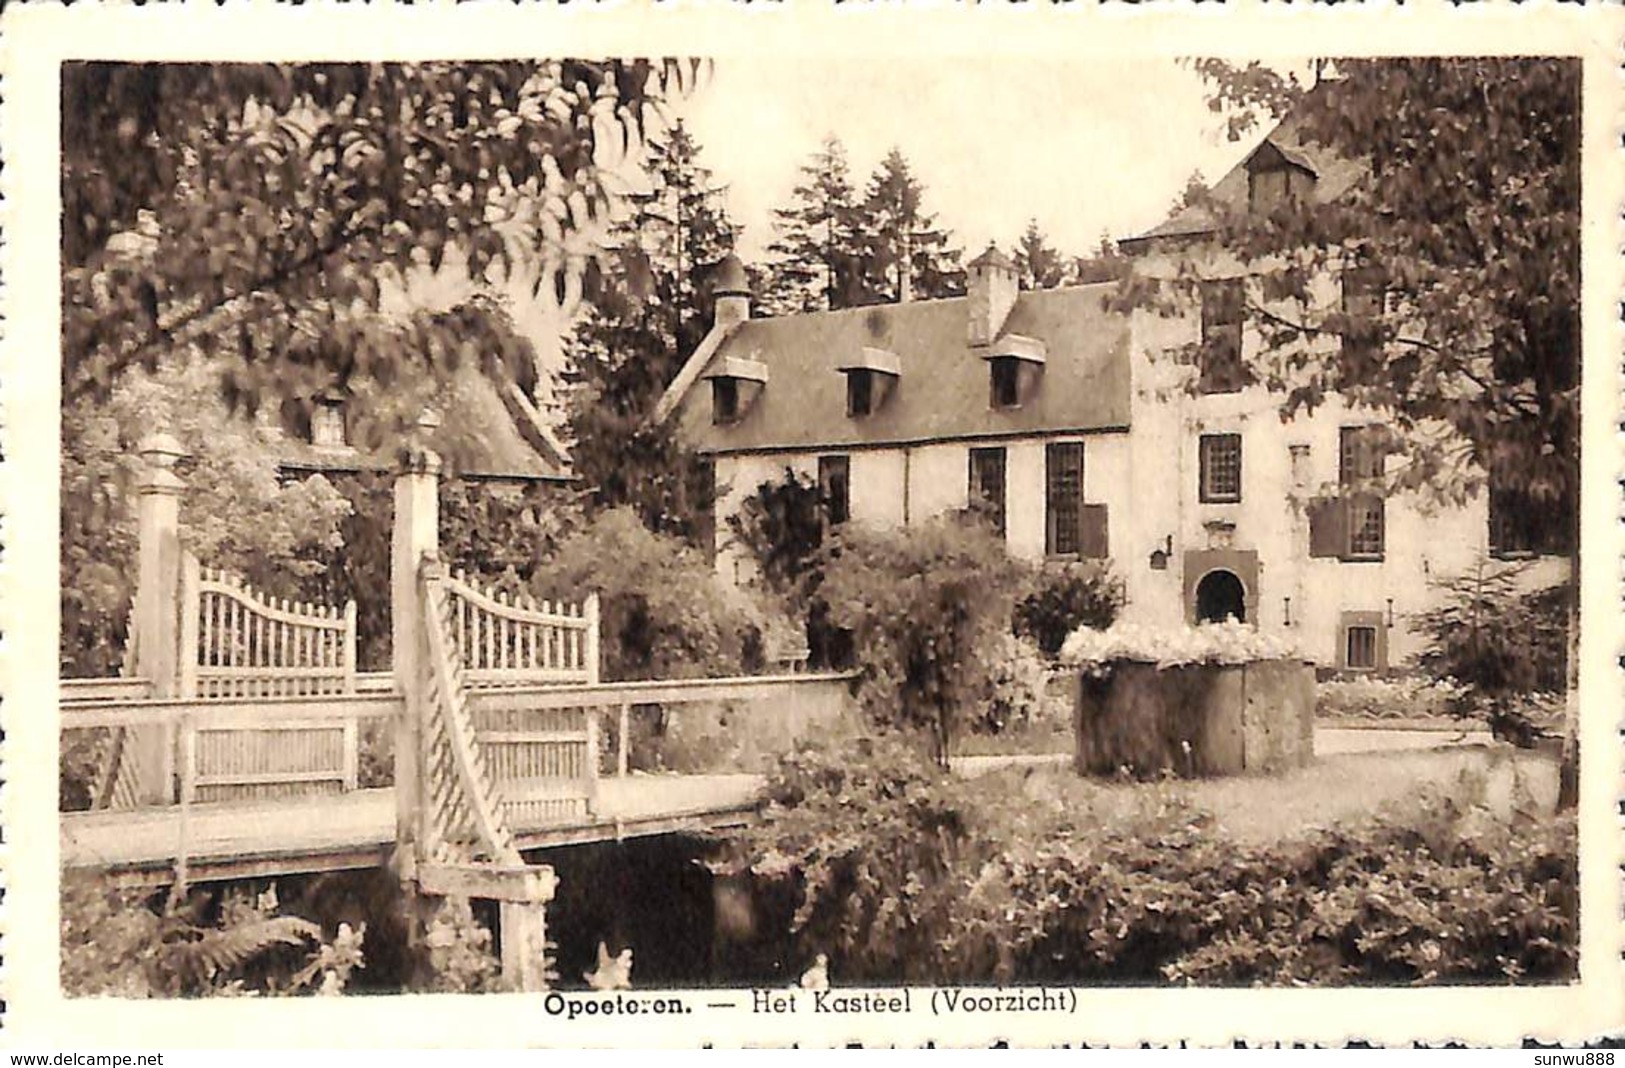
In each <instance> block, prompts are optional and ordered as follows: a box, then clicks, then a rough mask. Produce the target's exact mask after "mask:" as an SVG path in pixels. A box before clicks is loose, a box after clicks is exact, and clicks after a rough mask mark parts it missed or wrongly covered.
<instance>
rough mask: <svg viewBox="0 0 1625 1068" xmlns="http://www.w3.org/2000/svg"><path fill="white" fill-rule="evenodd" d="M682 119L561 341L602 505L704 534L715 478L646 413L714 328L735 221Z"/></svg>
mask: <svg viewBox="0 0 1625 1068" xmlns="http://www.w3.org/2000/svg"><path fill="white" fill-rule="evenodd" d="M699 153H700V146H699V145H698V144H697V143H696V142H695V140H694V138H693V136H692V135H690V134H689V133H688V131H687V130H686V129H684V128H683V125H682V123H681V122H679V123H678V124H677V125H676V126H674V127H673V128H672V129H671V130H670V131H668V132H667V134H666V135H665V137H664V138H663V139H660V140H656V141H653V142H652V143H651V144H650V146H649V150H648V157H647V162H646V164H645V171H646V174H647V177H648V180H649V189H648V191H647V192H642V193H637V194H634V195H632V196H631V197H630V198H629V201H630V205H631V211H630V212H629V213H628V214H627V215H626V217H625V218H623V219H622V220H621V221H619V222H618V223H617V224H616V225H615V226H614V228H613V230H612V232H611V236H610V240H609V245H610V248H611V250H612V253H613V255H612V256H610V257H609V258H608V259H609V263H610V266H609V271H610V272H611V274H612V278H611V280H610V281H611V284H609V285H606V286H604V287H603V292H602V293H601V294H599V296H598V297H597V298H596V299H595V300H594V301H593V302H592V303H591V304H590V305H589V306H588V308H587V310H586V312H585V314H584V315H583V316H582V318H581V319H580V320H579V321H578V322H577V324H576V326H575V328H574V330H573V331H572V333H571V336H570V337H569V339H568V340H567V342H566V346H565V367H564V370H563V371H562V372H561V374H560V380H561V384H562V386H563V388H562V390H561V393H562V395H563V398H564V401H563V404H564V410H565V425H566V428H567V430H568V433H569V437H570V439H571V450H572V451H571V456H572V459H573V463H574V466H575V469H576V473H577V474H579V475H580V476H581V477H582V480H583V482H584V483H585V485H586V486H587V487H588V492H589V494H590V500H591V504H592V505H593V506H594V507H597V508H612V507H615V506H618V505H630V506H631V507H632V508H633V509H634V510H635V511H636V512H637V513H638V515H639V516H640V517H641V518H642V519H643V522H644V524H645V525H646V526H647V527H649V529H651V530H656V531H662V532H666V533H671V534H677V535H679V536H683V537H688V538H691V539H700V538H701V537H702V531H703V529H704V524H703V520H702V515H703V513H704V511H705V510H706V508H707V507H708V506H709V504H710V485H709V482H710V480H709V479H708V478H706V477H705V474H704V471H703V469H702V467H701V466H700V464H699V461H698V459H697V458H696V457H694V456H693V455H692V454H690V453H688V452H687V451H686V450H685V449H684V448H683V447H682V445H681V444H680V443H679V442H678V441H677V439H676V437H675V433H674V430H673V428H672V426H671V425H670V424H663V425H653V424H652V423H651V421H650V420H649V418H648V416H649V413H650V412H651V411H652V410H653V408H654V406H655V403H656V402H657V401H658V400H659V399H660V396H661V394H662V393H663V392H664V391H665V389H666V387H667V386H668V385H670V384H671V381H672V379H673V378H675V377H676V375H677V372H678V371H679V370H681V368H682V366H683V362H684V361H685V360H687V358H688V357H689V356H690V355H691V354H692V353H693V351H694V349H695V348H696V347H697V346H698V345H699V343H700V341H701V339H703V338H704V336H705V333H706V330H707V328H708V318H707V316H706V309H707V308H708V307H709V306H710V292H709V290H710V278H709V275H710V272H711V269H712V267H713V266H714V265H715V264H716V263H717V261H718V260H720V259H721V258H722V257H723V256H725V255H726V254H727V252H728V250H729V249H730V248H731V247H732V246H733V242H734V239H735V237H736V236H737V232H738V230H737V227H736V226H735V225H734V223H733V221H732V220H731V219H730V218H729V217H728V213H727V210H726V208H725V207H724V206H723V203H722V197H723V193H724V187H722V186H719V185H717V184H716V183H715V182H714V181H713V177H712V174H711V171H710V170H709V169H708V168H706V167H704V166H702V165H701V164H700V163H699V162H698V157H699Z"/></svg>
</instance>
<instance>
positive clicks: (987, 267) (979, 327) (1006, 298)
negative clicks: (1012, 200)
mask: <svg viewBox="0 0 1625 1068" xmlns="http://www.w3.org/2000/svg"><path fill="white" fill-rule="evenodd" d="M965 274H966V285H965V295H966V297H967V298H969V299H968V301H967V304H968V305H969V311H970V322H969V324H968V327H967V332H966V337H967V339H968V340H969V342H970V344H972V345H974V346H976V347H978V348H982V347H986V346H988V345H991V344H992V343H993V339H994V338H996V337H998V336H999V331H1000V330H1002V329H1004V320H1005V318H1006V317H1007V316H1009V314H1010V309H1011V308H1013V307H1015V305H1016V295H1017V293H1018V292H1019V291H1020V286H1019V284H1018V283H1017V279H1016V265H1015V264H1013V263H1011V262H1010V260H1009V258H1008V257H1006V256H1005V254H1004V253H1002V252H1000V251H999V250H998V248H997V246H995V245H994V244H993V243H992V242H989V243H988V246H987V251H985V252H983V253H982V254H981V255H980V256H978V257H976V258H975V259H974V260H971V261H970V264H969V265H968V266H967V267H966V268H965Z"/></svg>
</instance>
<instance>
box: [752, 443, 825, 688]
mask: <svg viewBox="0 0 1625 1068" xmlns="http://www.w3.org/2000/svg"><path fill="white" fill-rule="evenodd" d="M828 514H829V513H828V502H827V501H826V500H825V498H824V493H823V491H822V490H820V489H819V487H818V485H817V484H816V483H815V482H813V481H812V480H811V479H809V478H807V477H806V476H804V475H800V474H797V473H796V472H795V471H793V470H791V469H790V468H788V467H787V468H785V471H784V475H783V477H782V478H780V479H779V480H778V481H776V482H772V481H769V482H763V483H762V484H761V485H760V486H758V487H757V488H756V492H754V493H752V494H751V495H750V496H748V497H746V498H745V499H744V500H743V501H742V502H740V505H739V508H738V509H737V510H735V511H734V512H732V513H730V514H729V516H728V535H729V538H730V539H731V541H732V543H733V544H736V545H739V546H742V547H743V548H744V549H745V550H746V551H747V552H748V553H749V554H750V558H751V559H752V560H753V561H754V562H755V565H756V567H755V570H754V572H753V573H752V576H751V584H752V585H753V586H755V587H757V588H759V589H761V590H762V591H763V592H764V593H765V594H767V595H768V596H769V598H771V599H772V600H773V601H775V602H776V603H777V604H779V605H782V606H783V611H785V612H786V613H788V614H789V615H792V616H794V617H795V618H796V619H798V620H800V621H801V626H802V628H803V633H804V637H805V642H806V647H807V651H808V663H809V664H810V665H811V666H813V667H815V668H846V667H850V666H851V664H852V656H853V643H852V638H851V635H850V634H848V633H847V632H845V631H844V630H842V629H841V628H840V627H839V626H837V625H836V624H835V623H834V622H833V621H832V620H831V618H830V612H829V603H828V602H827V601H826V600H825V598H824V597H823V595H822V593H821V592H820V591H821V589H822V587H823V584H824V568H825V564H826V563H827V560H828V557H827V555H826V554H824V553H823V552H822V551H821V550H822V549H823V546H824V540H825V535H826V533H827V532H828V529H829V524H828V522H827V517H828Z"/></svg>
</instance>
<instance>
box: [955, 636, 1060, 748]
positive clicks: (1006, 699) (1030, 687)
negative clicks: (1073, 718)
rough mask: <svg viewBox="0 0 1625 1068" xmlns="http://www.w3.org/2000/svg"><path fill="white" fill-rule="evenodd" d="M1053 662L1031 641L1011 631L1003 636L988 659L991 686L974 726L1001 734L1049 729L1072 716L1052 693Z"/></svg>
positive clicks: (972, 725)
mask: <svg viewBox="0 0 1625 1068" xmlns="http://www.w3.org/2000/svg"><path fill="white" fill-rule="evenodd" d="M1050 674H1051V665H1050V663H1049V661H1048V660H1046V659H1045V658H1044V657H1043V656H1042V655H1041V654H1040V653H1039V651H1038V649H1037V648H1036V647H1035V646H1034V645H1033V644H1032V643H1031V642H1028V641H1024V640H1022V639H1020V638H1016V637H1014V636H1012V635H1010V634H1004V635H1002V636H1001V637H1000V640H999V643H998V648H997V649H995V650H994V651H993V653H992V655H991V656H990V657H989V658H988V672H987V677H986V685H987V689H986V691H985V692H984V693H983V695H982V700H981V705H980V710H981V711H980V715H978V716H976V717H975V718H974V719H973V720H972V721H971V724H970V726H971V728H972V729H973V730H976V731H978V732H981V733H987V734H1001V733H1004V732H1006V731H1020V730H1023V729H1027V728H1038V729H1048V728H1051V727H1055V726H1058V725H1059V724H1060V722H1063V721H1065V720H1067V719H1069V718H1070V712H1069V709H1068V708H1066V707H1065V702H1060V703H1057V702H1056V701H1055V700H1053V699H1052V698H1051V696H1050V692H1049V689H1050Z"/></svg>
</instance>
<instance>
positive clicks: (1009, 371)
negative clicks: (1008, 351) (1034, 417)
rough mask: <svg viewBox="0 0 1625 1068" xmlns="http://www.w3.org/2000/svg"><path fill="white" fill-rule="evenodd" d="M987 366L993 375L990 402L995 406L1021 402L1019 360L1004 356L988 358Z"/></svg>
mask: <svg viewBox="0 0 1625 1068" xmlns="http://www.w3.org/2000/svg"><path fill="white" fill-rule="evenodd" d="M988 367H989V369H990V371H991V373H992V376H993V387H992V388H993V396H992V400H991V401H990V403H991V404H992V405H993V407H995V408H1015V407H1018V406H1019V405H1020V404H1021V361H1020V360H1017V359H1014V358H1013V357H1009V356H1004V357H1000V358H999V359H996V360H989V361H988Z"/></svg>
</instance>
